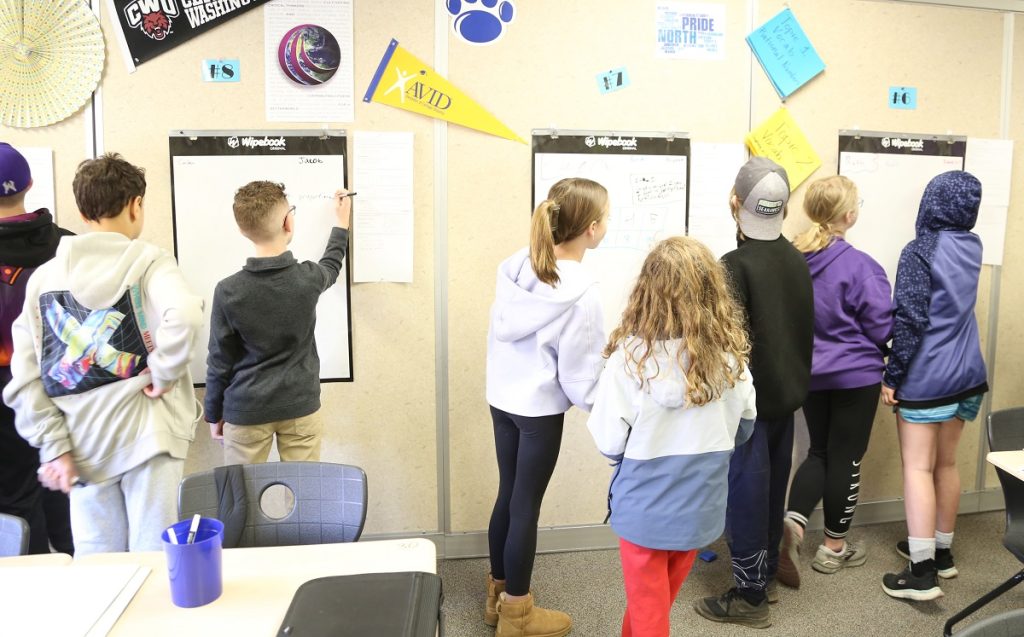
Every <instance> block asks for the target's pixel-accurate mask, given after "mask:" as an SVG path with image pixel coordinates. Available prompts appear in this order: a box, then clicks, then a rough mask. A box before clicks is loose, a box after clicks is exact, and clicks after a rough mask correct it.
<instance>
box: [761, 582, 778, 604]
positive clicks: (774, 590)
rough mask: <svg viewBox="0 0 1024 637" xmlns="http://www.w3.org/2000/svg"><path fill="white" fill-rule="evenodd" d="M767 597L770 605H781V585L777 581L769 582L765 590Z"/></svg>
mask: <svg viewBox="0 0 1024 637" xmlns="http://www.w3.org/2000/svg"><path fill="white" fill-rule="evenodd" d="M764 593H765V595H767V596H768V603H769V604H778V603H779V583H778V582H776V581H775V580H772V581H770V582H768V587H767V588H765V589H764Z"/></svg>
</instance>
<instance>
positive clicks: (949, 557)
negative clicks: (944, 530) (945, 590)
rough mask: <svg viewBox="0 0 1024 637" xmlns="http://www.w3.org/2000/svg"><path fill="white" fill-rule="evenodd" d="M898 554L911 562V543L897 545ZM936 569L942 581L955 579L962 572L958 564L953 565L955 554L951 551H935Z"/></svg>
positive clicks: (904, 541) (904, 542)
mask: <svg viewBox="0 0 1024 637" xmlns="http://www.w3.org/2000/svg"><path fill="white" fill-rule="evenodd" d="M896 552H897V553H899V554H900V557H902V558H903V559H905V560H907V561H910V543H909V542H907V541H906V540H900V541H899V542H897V543H896ZM935 568H936V569H938V571H939V577H941V578H942V579H953V578H954V577H956V576H957V575H959V574H960V571H958V570H956V564H954V563H953V553H952V551H951V550H950V549H935Z"/></svg>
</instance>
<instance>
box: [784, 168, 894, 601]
mask: <svg viewBox="0 0 1024 637" xmlns="http://www.w3.org/2000/svg"><path fill="white" fill-rule="evenodd" d="M858 204H859V202H858V196H857V187H856V186H855V185H854V183H853V182H852V181H850V180H849V179H847V178H846V177H842V176H836V177H828V178H825V179H820V180H818V181H816V182H814V183H812V184H811V185H810V187H808V189H807V195H806V196H805V197H804V211H805V212H806V213H807V217H808V218H809V219H810V220H811V221H812V222H813V223H814V225H813V226H811V228H810V229H809V230H807V231H806V232H804V233H803V234H801V235H799V236H798V237H797V238H796V239H795V240H794V241H793V243H794V245H795V246H796V247H797V249H799V250H800V251H801V252H803V253H804V256H805V257H806V259H807V266H808V268H809V270H810V272H811V282H812V284H813V285H814V354H813V356H812V359H811V360H812V363H811V384H810V391H809V392H808V394H807V398H806V400H805V402H804V417H805V418H806V419H807V431H808V433H809V434H810V449H809V451H808V454H807V459H806V460H804V462H803V464H801V465H800V468H799V469H797V472H796V475H795V476H794V478H793V484H792V486H791V487H790V491H789V506H788V512H787V513H786V519H785V522H784V527H785V528H784V531H783V537H782V548H781V551H780V554H779V569H778V573H777V575H776V577H777V578H778V580H779V582H781V583H783V584H786V585H788V586H793V587H797V586H799V585H800V572H799V570H797V563H798V559H797V555H798V553H799V548H800V542H801V540H802V539H803V536H804V527H805V526H806V525H807V518H808V516H810V514H811V511H813V510H814V507H815V506H817V504H818V502H819V501H820V502H822V508H823V509H824V513H825V541H824V543H823V544H822V545H821V546H819V547H818V551H817V553H816V554H815V556H814V562H813V563H812V566H813V568H814V570H816V571H818V572H821V573H826V574H831V573H835V572H837V571H839V570H840V569H842V568H846V567H851V566H859V565H861V564H863V563H864V561H865V560H866V559H867V552H866V551H865V550H864V547H863V546H858V545H856V544H853V543H852V542H847V541H846V539H845V538H846V534H847V532H848V531H849V530H850V524H851V522H852V521H853V515H854V511H855V510H856V506H857V496H858V492H859V483H860V482H861V480H862V477H861V475H860V461H861V458H862V457H863V455H864V452H865V451H866V450H867V446H868V438H869V437H870V436H871V425H872V423H873V422H874V419H875V411H876V410H877V409H878V397H879V393H880V391H881V381H882V370H883V368H884V362H883V360H882V359H883V357H884V356H885V353H886V342H888V340H889V337H890V336H891V334H892V301H891V293H892V289H891V287H890V286H889V281H888V279H887V278H886V276H885V271H884V270H883V269H882V266H880V265H878V263H877V262H876V261H875V260H874V259H872V258H871V257H870V256H868V255H867V254H865V253H863V252H861V251H860V250H857V249H856V248H854V247H853V246H851V245H850V244H849V243H847V242H846V239H845V238H844V237H845V234H846V231H847V230H849V229H850V228H851V227H852V226H853V224H855V223H856V222H857V216H858V215H859V214H860V210H859V208H860V206H859V205H858Z"/></svg>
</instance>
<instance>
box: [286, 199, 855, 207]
mask: <svg viewBox="0 0 1024 637" xmlns="http://www.w3.org/2000/svg"><path fill="white" fill-rule="evenodd" d="M292 207H293V208H294V207H295V206H292ZM857 207H858V208H863V207H864V198H863V197H861V199H860V200H859V201H858V202H857Z"/></svg>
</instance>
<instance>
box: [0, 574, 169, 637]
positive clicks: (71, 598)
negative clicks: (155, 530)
mask: <svg viewBox="0 0 1024 637" xmlns="http://www.w3.org/2000/svg"><path fill="white" fill-rule="evenodd" d="M149 572H150V569H149V567H145V566H137V565H135V564H116V565H115V564H104V565H99V564H89V565H86V564H71V565H68V566H26V567H18V566H12V567H10V568H5V569H2V570H0V599H3V600H4V619H3V622H4V634H11V635H39V634H47V635H61V636H62V637H101V636H102V635H106V634H107V632H109V630H110V629H111V628H112V627H113V625H114V623H116V622H117V618H118V617H120V616H121V613H123V612H124V609H125V608H126V607H127V606H128V603H129V602H131V600H132V598H133V597H134V596H135V593H136V592H138V590H139V588H140V587H141V586H142V584H143V582H145V580H146V577H148V575H149ZM167 603H168V604H170V599H168V600H167ZM55 605H56V606H55ZM55 608H56V609H58V612H54V609H55ZM8 631H9V632H8Z"/></svg>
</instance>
